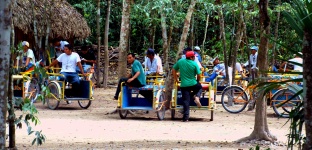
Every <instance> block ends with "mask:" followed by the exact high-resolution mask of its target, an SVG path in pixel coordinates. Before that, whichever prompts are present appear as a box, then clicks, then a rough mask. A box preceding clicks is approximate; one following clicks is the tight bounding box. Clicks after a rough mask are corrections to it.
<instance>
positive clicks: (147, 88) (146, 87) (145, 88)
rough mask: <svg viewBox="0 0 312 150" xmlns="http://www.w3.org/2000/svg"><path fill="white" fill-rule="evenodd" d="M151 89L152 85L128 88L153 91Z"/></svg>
mask: <svg viewBox="0 0 312 150" xmlns="http://www.w3.org/2000/svg"><path fill="white" fill-rule="evenodd" d="M153 87H154V85H145V86H142V87H139V88H138V87H129V89H132V90H153Z"/></svg>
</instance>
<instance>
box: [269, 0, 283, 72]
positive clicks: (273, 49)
mask: <svg viewBox="0 0 312 150" xmlns="http://www.w3.org/2000/svg"><path fill="white" fill-rule="evenodd" d="M278 6H281V0H278ZM276 15H277V16H276V25H275V29H274V41H277V38H278V24H279V20H280V16H281V11H280V10H278V11H277V14H276ZM275 57H276V42H273V48H272V62H271V65H272V67H273V65H274V63H275Z"/></svg>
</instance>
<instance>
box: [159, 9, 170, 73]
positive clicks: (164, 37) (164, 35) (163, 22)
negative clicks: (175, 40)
mask: <svg viewBox="0 0 312 150" xmlns="http://www.w3.org/2000/svg"><path fill="white" fill-rule="evenodd" d="M163 9H164V6H163V7H162V8H161V14H160V15H161V20H160V21H161V31H162V34H161V35H162V40H163V54H164V60H165V64H166V63H167V62H168V53H169V50H168V35H167V24H166V15H165V13H164V12H163ZM168 71H169V67H167V66H166V65H165V70H164V72H166V73H168Z"/></svg>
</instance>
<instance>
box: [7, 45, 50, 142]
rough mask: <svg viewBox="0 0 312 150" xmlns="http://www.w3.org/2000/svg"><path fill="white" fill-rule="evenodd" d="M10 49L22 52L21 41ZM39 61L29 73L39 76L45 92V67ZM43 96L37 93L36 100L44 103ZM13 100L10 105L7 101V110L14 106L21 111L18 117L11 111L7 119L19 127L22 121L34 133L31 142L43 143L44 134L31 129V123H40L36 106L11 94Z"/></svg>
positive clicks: (13, 51)
mask: <svg viewBox="0 0 312 150" xmlns="http://www.w3.org/2000/svg"><path fill="white" fill-rule="evenodd" d="M11 49H12V55H20V53H21V52H22V45H21V43H19V44H18V46H17V48H14V47H12V48H11ZM39 63H40V62H36V65H35V69H34V71H33V72H32V73H31V75H32V76H33V77H34V76H37V77H40V78H39V82H40V84H41V85H42V89H41V91H42V92H43V93H46V91H47V90H46V87H45V86H44V85H43V81H44V80H43V79H44V78H45V77H47V75H46V71H45V69H44V68H42V67H40V65H39ZM11 70H12V71H11V73H12V72H13V69H11ZM15 74H20V72H19V69H15ZM23 80H30V78H29V77H24V79H23ZM20 82H21V81H20ZM22 85H23V84H22ZM22 88H23V87H22ZM44 97H45V94H43V95H41V94H39V96H38V97H37V100H41V101H42V102H43V104H44V103H45V100H44ZM13 102H14V103H13V106H11V105H10V104H11V103H8V111H9V112H12V109H15V108H14V107H17V108H18V109H19V110H20V111H22V112H23V113H22V114H21V115H20V116H19V117H16V115H15V113H13V114H11V115H10V116H9V120H10V119H12V120H14V124H15V125H16V126H17V127H19V128H22V122H24V123H25V124H26V126H27V133H28V135H31V134H33V133H35V139H34V141H33V142H32V144H37V145H41V144H43V142H44V141H45V136H44V135H43V134H42V132H41V131H34V130H33V129H32V125H35V126H36V125H38V124H39V123H40V120H39V118H38V117H37V115H38V110H37V108H36V106H35V105H33V102H31V100H30V99H29V98H24V99H23V98H15V97H14V96H13ZM13 112H14V110H13Z"/></svg>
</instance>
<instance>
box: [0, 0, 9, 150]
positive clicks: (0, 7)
mask: <svg viewBox="0 0 312 150" xmlns="http://www.w3.org/2000/svg"><path fill="white" fill-rule="evenodd" d="M10 4H11V1H10V0H2V1H0V32H1V36H0V41H1V42H0V68H1V69H0V75H1V77H3V78H1V79H0V84H1V86H0V91H2V92H1V94H0V110H1V111H0V112H1V114H0V134H1V135H0V149H5V148H6V147H5V145H6V144H5V143H6V138H5V137H6V116H7V103H8V80H7V79H8V78H9V69H10V68H9V66H10V55H11V52H10V35H11V21H12V12H11V10H10Z"/></svg>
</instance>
